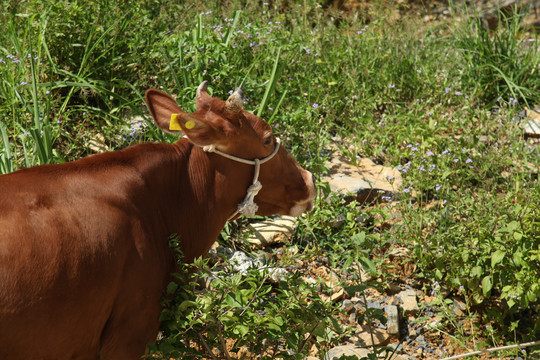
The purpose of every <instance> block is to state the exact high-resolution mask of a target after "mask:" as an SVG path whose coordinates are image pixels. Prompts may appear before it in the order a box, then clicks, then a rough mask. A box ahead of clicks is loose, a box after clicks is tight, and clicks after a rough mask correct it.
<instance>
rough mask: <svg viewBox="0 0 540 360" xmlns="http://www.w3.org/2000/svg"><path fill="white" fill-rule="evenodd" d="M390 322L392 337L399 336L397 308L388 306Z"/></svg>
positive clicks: (389, 327)
mask: <svg viewBox="0 0 540 360" xmlns="http://www.w3.org/2000/svg"><path fill="white" fill-rule="evenodd" d="M385 310H386V315H387V319H388V322H387V323H386V325H387V327H388V333H389V334H390V335H399V312H398V308H397V306H394V305H387V306H386V307H385Z"/></svg>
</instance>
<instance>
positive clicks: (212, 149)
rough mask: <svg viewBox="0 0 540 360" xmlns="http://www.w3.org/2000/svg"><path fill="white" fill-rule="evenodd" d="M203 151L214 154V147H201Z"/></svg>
mask: <svg viewBox="0 0 540 360" xmlns="http://www.w3.org/2000/svg"><path fill="white" fill-rule="evenodd" d="M203 150H204V151H206V152H216V145H213V144H212V145H206V146H203Z"/></svg>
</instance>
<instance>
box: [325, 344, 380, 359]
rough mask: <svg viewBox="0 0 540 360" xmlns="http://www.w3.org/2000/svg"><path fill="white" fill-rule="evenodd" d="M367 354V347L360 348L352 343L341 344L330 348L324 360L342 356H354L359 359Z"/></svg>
mask: <svg viewBox="0 0 540 360" xmlns="http://www.w3.org/2000/svg"><path fill="white" fill-rule="evenodd" d="M369 354H370V351H369V350H368V349H361V348H358V347H356V346H354V345H341V346H336V347H335V348H332V349H330V350H329V351H328V352H327V353H326V355H325V356H324V360H339V359H340V358H341V357H342V356H356V357H357V358H358V359H361V358H364V357H366V356H368V355H369Z"/></svg>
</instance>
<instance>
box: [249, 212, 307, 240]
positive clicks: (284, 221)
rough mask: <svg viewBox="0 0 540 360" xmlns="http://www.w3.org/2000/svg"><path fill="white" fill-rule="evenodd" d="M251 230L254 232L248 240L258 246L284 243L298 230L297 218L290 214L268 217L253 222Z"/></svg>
mask: <svg viewBox="0 0 540 360" xmlns="http://www.w3.org/2000/svg"><path fill="white" fill-rule="evenodd" d="M250 230H252V234H251V236H250V237H248V239H247V241H248V242H249V243H250V244H253V245H255V246H257V247H258V248H263V247H266V246H269V245H272V244H276V243H284V242H286V241H287V240H289V239H290V238H291V237H292V236H293V234H294V232H295V231H296V219H295V218H293V217H290V216H282V217H280V218H274V219H268V220H265V221H261V222H257V223H253V224H251V226H250Z"/></svg>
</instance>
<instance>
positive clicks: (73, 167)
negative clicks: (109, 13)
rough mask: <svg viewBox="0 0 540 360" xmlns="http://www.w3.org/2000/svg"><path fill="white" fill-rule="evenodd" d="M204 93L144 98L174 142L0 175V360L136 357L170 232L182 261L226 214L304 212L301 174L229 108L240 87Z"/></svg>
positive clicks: (152, 323) (308, 179)
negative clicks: (190, 103) (189, 97)
mask: <svg viewBox="0 0 540 360" xmlns="http://www.w3.org/2000/svg"><path fill="white" fill-rule="evenodd" d="M206 90H207V84H206V82H205V83H203V84H201V86H199V88H198V89H197V97H196V105H197V111H196V112H195V113H193V114H188V113H185V112H184V111H182V109H180V108H179V107H178V105H177V104H176V102H175V100H174V99H173V98H171V97H170V96H169V95H166V94H164V93H162V92H160V91H157V90H149V91H148V92H147V93H146V102H147V103H148V107H149V108H150V111H151V113H152V116H153V117H154V120H155V122H156V123H157V125H158V126H159V127H160V128H161V129H163V130H165V131H173V132H174V131H176V132H179V131H177V130H175V129H179V128H181V129H183V133H184V134H185V137H183V138H181V139H180V140H179V141H178V142H177V143H175V144H172V145H169V144H140V145H135V146H131V147H128V148H126V149H124V150H121V151H116V152H110V153H104V154H100V155H94V156H90V157H87V158H84V159H80V160H77V161H74V162H70V163H65V164H56V165H45V166H38V167H34V168H29V169H24V170H20V171H17V172H14V173H12V174H7V175H2V176H0V192H1V194H0V358H1V359H25V360H28V359H114V360H121V359H137V358H139V357H140V356H141V355H143V354H144V353H145V347H146V344H147V343H148V342H151V341H153V340H155V338H156V335H157V332H158V327H159V323H158V318H159V314H160V311H161V307H160V297H161V296H162V294H163V293H164V289H165V288H166V286H167V283H168V282H169V281H170V273H171V272H172V271H174V267H175V263H174V259H173V254H172V250H171V249H170V248H169V244H168V239H169V236H170V235H171V234H178V236H179V239H180V240H179V242H180V244H179V245H180V248H181V250H182V251H183V252H184V255H185V258H186V261H192V260H193V259H194V258H196V257H199V256H203V255H205V254H206V253H207V252H208V250H209V248H210V246H211V245H212V243H213V242H214V241H215V239H216V238H217V236H218V234H219V233H220V231H221V229H222V228H223V226H224V225H225V223H226V222H227V221H228V220H229V219H230V218H231V217H238V216H240V214H239V213H238V211H237V210H238V209H240V210H242V211H248V210H249V211H251V212H252V213H253V212H254V211H255V210H256V213H257V214H260V215H270V214H286V215H294V216H298V215H300V214H301V213H302V212H304V211H307V210H310V209H311V207H312V206H313V199H314V197H315V187H314V183H313V180H312V176H311V174H310V173H309V172H308V171H306V170H303V169H302V168H301V167H300V166H299V165H298V164H297V163H296V161H295V160H294V159H293V158H292V157H291V156H290V155H289V153H288V152H287V151H286V150H285V149H284V148H283V147H281V146H280V145H279V142H277V140H276V138H275V137H274V135H273V134H272V130H271V128H270V126H269V125H268V124H267V123H266V122H264V121H263V120H261V119H260V118H258V117H257V116H255V115H253V114H250V113H248V112H246V111H245V110H243V109H242V103H243V100H242V95H241V92H239V91H236V92H235V93H233V95H231V97H230V98H229V99H228V100H227V101H222V100H220V99H217V98H212V97H211V96H210V95H208V93H207V91H206ZM173 114H176V115H173ZM171 119H172V120H171ZM171 129H172V130H171ZM203 147H204V149H203ZM205 150H207V151H205ZM227 155H231V156H232V157H230V158H229V157H227ZM240 159H247V160H249V161H247V163H242V162H241V161H240ZM255 159H261V160H260V161H259V160H255ZM254 172H255V173H256V174H255V176H254ZM260 185H262V189H260ZM248 188H249V191H248ZM258 190H260V192H258V194H257V195H256V197H255V199H254V201H253V198H254V196H255V194H256V193H257V191H258ZM239 203H240V205H239ZM255 204H256V205H255ZM257 206H258V209H257ZM249 211H248V212H249Z"/></svg>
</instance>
